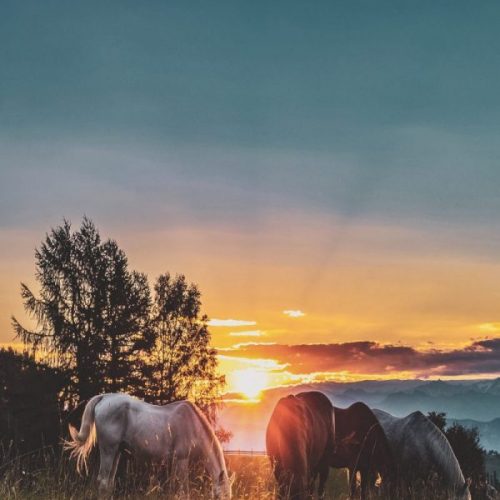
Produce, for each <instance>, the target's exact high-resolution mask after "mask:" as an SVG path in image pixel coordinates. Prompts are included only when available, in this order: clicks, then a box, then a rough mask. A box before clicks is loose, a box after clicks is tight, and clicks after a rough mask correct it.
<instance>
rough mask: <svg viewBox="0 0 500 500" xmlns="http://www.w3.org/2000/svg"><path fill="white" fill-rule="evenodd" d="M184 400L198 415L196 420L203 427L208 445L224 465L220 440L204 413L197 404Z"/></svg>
mask: <svg viewBox="0 0 500 500" xmlns="http://www.w3.org/2000/svg"><path fill="white" fill-rule="evenodd" d="M184 402H185V403H187V404H188V405H189V406H190V408H191V409H192V410H193V411H194V412H195V414H196V416H197V417H198V420H199V421H200V422H201V424H202V426H203V429H204V430H205V432H206V433H207V435H208V437H209V438H210V446H211V448H212V451H213V452H214V453H215V454H216V455H217V457H218V459H219V460H220V461H221V462H222V464H224V465H225V463H226V462H225V461H224V452H223V451H222V446H221V444H220V441H219V440H218V439H217V436H216V435H215V431H214V428H213V427H212V425H211V424H210V422H209V421H208V418H207V417H206V416H205V415H204V413H203V412H202V411H201V410H200V408H198V406H197V405H195V404H194V403H191V402H190V401H184Z"/></svg>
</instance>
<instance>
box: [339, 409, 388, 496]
mask: <svg viewBox="0 0 500 500" xmlns="http://www.w3.org/2000/svg"><path fill="white" fill-rule="evenodd" d="M334 415H335V417H334V418H335V438H336V447H335V450H334V452H333V454H332V455H331V457H330V465H331V466H332V467H336V468H344V467H345V468H347V469H349V485H350V494H351V497H353V496H354V494H355V491H356V473H357V472H358V471H359V473H360V474H361V498H362V499H364V498H366V497H367V495H368V493H369V488H370V486H373V485H374V483H375V480H376V477H377V474H380V476H381V477H382V485H383V486H385V485H386V484H389V483H390V482H391V475H392V474H393V472H394V467H395V464H394V460H393V456H392V452H391V448H390V446H389V443H388V441H387V437H386V435H385V433H384V431H383V429H382V427H381V425H380V423H379V421H378V420H377V417H376V416H375V415H374V414H373V412H372V410H370V408H368V406H366V405H365V404H364V403H361V402H358V403H354V404H352V405H351V406H349V408H346V409H342V408H337V407H336V406H335V407H334Z"/></svg>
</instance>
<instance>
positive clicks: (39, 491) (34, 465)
mask: <svg viewBox="0 0 500 500" xmlns="http://www.w3.org/2000/svg"><path fill="white" fill-rule="evenodd" d="M96 455H97V454H94V457H93V459H92V460H91V463H90V471H89V474H88V475H83V476H79V475H78V474H77V473H76V471H75V464H74V463H73V462H72V461H70V460H69V459H68V458H67V457H66V456H65V455H62V456H56V455H55V454H54V453H53V452H51V451H49V450H41V451H38V452H35V453H30V454H27V455H14V454H12V453H10V451H9V450H5V449H3V450H1V453H0V498H1V499H2V500H45V499H47V500H88V499H92V498H96V489H95V477H96V474H97V456H96ZM226 463H227V465H228V469H229V470H230V472H231V473H234V475H235V480H234V483H233V499H235V500H272V499H274V498H275V482H274V477H273V474H272V470H271V467H270V464H269V460H268V458H267V457H266V456H264V455H237V454H230V455H226ZM151 471H152V469H151V468H150V467H148V468H143V469H142V470H141V469H140V468H137V464H134V463H133V462H131V461H128V460H127V457H126V456H125V457H124V460H122V464H121V467H120V469H119V472H118V474H117V480H116V488H115V493H114V495H113V498H115V499H119V500H140V499H143V498H147V499H151V500H160V499H163V500H165V499H166V498H168V499H172V500H181V497H180V496H179V495H176V494H175V493H174V492H173V485H172V483H171V481H169V480H168V479H167V478H166V477H165V476H164V474H162V472H161V471H155V470H154V469H153V472H151ZM326 491H327V494H326V500H347V499H348V498H349V496H348V475H347V471H346V470H343V469H342V470H333V469H332V470H331V471H330V475H329V479H328V483H327V488H326ZM184 498H185V497H184ZM189 498H190V499H191V500H204V499H208V498H211V489H210V485H209V483H208V482H207V481H206V480H204V479H203V478H202V477H201V476H198V477H195V478H193V480H192V481H191V484H190V491H189ZM373 498H377V499H378V500H384V497H383V496H382V495H380V494H376V493H375V494H373ZM404 498H405V499H408V500H424V499H425V500H430V499H433V500H438V499H439V500H441V499H445V498H446V495H442V494H439V493H437V492H436V491H435V489H434V488H433V486H432V485H422V487H421V488H420V489H419V490H418V491H413V492H408V493H407V494H405V495H404Z"/></svg>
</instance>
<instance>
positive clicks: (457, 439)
mask: <svg viewBox="0 0 500 500" xmlns="http://www.w3.org/2000/svg"><path fill="white" fill-rule="evenodd" d="M446 437H447V438H448V441H449V442H450V444H451V447H452V448H453V451H454V452H455V455H456V457H457V460H458V462H459V463H460V467H461V469H462V472H463V473H464V476H465V477H468V478H471V479H472V480H473V482H475V483H476V482H478V481H479V479H480V478H481V477H482V476H484V474H485V470H484V453H485V451H484V449H483V448H482V447H481V444H480V440H479V431H478V429H477V428H476V427H472V428H470V429H468V428H466V427H464V426H463V425H460V424H457V423H454V424H453V425H452V426H451V427H448V428H447V429H446Z"/></svg>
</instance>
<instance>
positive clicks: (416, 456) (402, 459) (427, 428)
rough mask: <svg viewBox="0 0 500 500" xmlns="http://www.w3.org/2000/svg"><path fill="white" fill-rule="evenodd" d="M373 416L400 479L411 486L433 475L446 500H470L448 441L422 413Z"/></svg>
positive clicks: (376, 414)
mask: <svg viewBox="0 0 500 500" xmlns="http://www.w3.org/2000/svg"><path fill="white" fill-rule="evenodd" d="M373 413H374V414H375V416H376V417H377V419H378V421H379V422H380V425H381V426H382V429H383V430H384V432H385V435H386V437H387V440H388V442H389V445H390V447H391V449H392V452H393V455H394V459H395V461H396V463H397V464H398V471H397V472H398V475H399V478H400V479H401V480H403V481H405V482H407V483H411V482H412V481H414V480H418V479H422V480H426V479H428V478H429V476H431V475H432V474H433V473H437V475H438V476H439V478H440V479H441V481H442V482H443V486H444V489H446V490H447V491H448V492H449V495H450V496H449V498H450V499H452V498H453V499H454V500H470V498H471V495H470V491H469V483H468V482H467V481H465V479H464V476H463V474H462V470H461V469H460V465H459V463H458V460H457V457H456V456H455V453H453V449H452V448H451V445H450V443H449V441H448V440H447V439H446V436H445V435H444V434H443V433H442V432H441V431H440V430H439V429H438V428H437V427H436V426H435V425H434V424H433V423H432V422H431V421H430V420H429V419H428V418H427V417H426V416H425V415H424V414H423V413H421V412H419V411H416V412H414V413H411V414H410V415H408V416H406V417H404V418H398V417H394V416H393V415H390V414H389V413H387V412H385V411H382V410H373Z"/></svg>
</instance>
